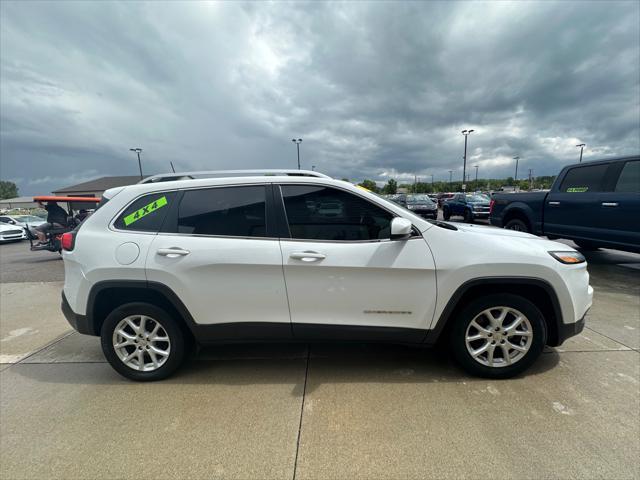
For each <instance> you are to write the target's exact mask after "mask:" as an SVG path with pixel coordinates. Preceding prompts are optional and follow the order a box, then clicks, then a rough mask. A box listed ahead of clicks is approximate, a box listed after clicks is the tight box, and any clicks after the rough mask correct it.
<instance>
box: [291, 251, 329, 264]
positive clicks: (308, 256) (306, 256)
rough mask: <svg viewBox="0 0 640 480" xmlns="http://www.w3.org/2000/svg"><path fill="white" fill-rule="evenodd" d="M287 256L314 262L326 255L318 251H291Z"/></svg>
mask: <svg viewBox="0 0 640 480" xmlns="http://www.w3.org/2000/svg"><path fill="white" fill-rule="evenodd" d="M289 258H293V259H294V260H302V261H303V262H316V261H318V260H323V259H325V258H327V256H326V255H325V254H324V253H318V252H293V253H291V254H290V255H289Z"/></svg>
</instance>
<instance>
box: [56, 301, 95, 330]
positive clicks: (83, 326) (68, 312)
mask: <svg viewBox="0 0 640 480" xmlns="http://www.w3.org/2000/svg"><path fill="white" fill-rule="evenodd" d="M60 308H61V309H62V313H63V314H64V316H65V318H66V319H67V322H69V325H71V326H72V327H73V328H74V330H77V331H78V333H83V334H85V335H95V334H94V333H93V331H92V329H91V328H90V325H89V319H88V318H87V317H86V316H85V315H78V314H77V313H75V312H74V311H73V310H72V309H71V306H70V305H69V302H68V300H67V297H66V296H65V295H64V292H62V305H61V306H60Z"/></svg>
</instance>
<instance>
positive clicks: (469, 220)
mask: <svg viewBox="0 0 640 480" xmlns="http://www.w3.org/2000/svg"><path fill="white" fill-rule="evenodd" d="M463 218H464V221H465V222H466V223H473V212H472V211H471V210H469V209H468V208H467V209H466V210H465V211H464V216H463Z"/></svg>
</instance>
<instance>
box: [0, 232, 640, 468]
mask: <svg viewBox="0 0 640 480" xmlns="http://www.w3.org/2000/svg"><path fill="white" fill-rule="evenodd" d="M586 255H587V257H588V260H589V272H590V274H591V283H592V285H593V286H594V288H595V299H594V306H593V308H592V310H591V312H590V315H589V317H588V320H587V327H586V328H585V330H584V332H583V333H582V334H581V335H579V336H577V337H575V338H573V339H570V340H569V341H567V342H565V344H564V345H562V346H561V347H559V348H555V349H551V348H550V349H547V351H546V352H545V353H544V354H543V356H542V358H541V360H540V361H539V362H538V363H537V364H536V365H535V366H534V368H533V369H532V370H530V371H529V372H527V373H526V374H525V375H523V376H521V377H519V378H516V379H512V380H505V381H487V380H483V379H476V378H471V377H468V376H466V375H465V374H464V373H463V372H461V371H460V370H459V369H458V368H457V367H456V366H454V365H453V364H452V363H450V361H449V360H448V359H447V358H446V356H443V355H442V353H441V352H438V351H423V350H420V349H415V348H407V347H402V346H394V345H369V344H357V345H316V344H312V345H305V344H302V345H237V346H226V347H218V348H213V349H204V350H201V351H200V352H198V354H197V355H194V356H193V358H191V360H190V361H189V362H188V364H187V365H186V366H185V367H184V368H183V369H182V370H181V371H180V372H179V373H178V374H177V375H176V376H174V377H173V378H171V379H169V380H168V381H164V382H160V383H153V384H137V383H132V382H129V381H126V380H124V379H122V378H121V377H119V376H118V375H117V374H116V373H115V372H114V371H113V370H112V369H111V367H110V366H109V365H108V364H107V363H105V360H104V357H103V356H102V352H101V350H100V346H99V340H98V339H97V338H94V337H86V336H82V335H79V334H77V333H75V332H73V331H72V330H71V329H70V327H69V326H68V324H67V323H66V321H65V319H64V318H63V316H62V314H61V312H60V309H59V302H60V289H61V285H62V283H61V282H62V280H63V268H62V267H63V266H62V261H61V260H60V259H59V258H58V255H57V254H53V253H49V252H38V253H32V252H29V251H28V243H26V242H23V243H21V244H8V245H0V266H1V269H0V270H1V271H2V277H1V283H0V413H1V415H0V420H1V421H0V478H3V479H4V478H7V479H12V478H61V479H62V478H65V479H68V478H134V477H135V478H242V479H245V478H267V479H272V478H286V479H291V478H295V479H306V478H309V479H312V478H313V479H325V478H336V479H342V478H350V479H351V478H363V479H365V478H366V479H369V478H380V479H388V478H474V479H475V478H483V477H484V478H563V479H564V478H629V479H631V478H640V467H639V464H638V461H637V459H638V458H639V457H640V416H639V415H638V412H640V268H639V267H640V255H633V254H627V253H621V252H615V251H612V250H600V251H596V252H587V253H586ZM634 459H635V460H634Z"/></svg>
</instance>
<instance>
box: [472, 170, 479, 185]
mask: <svg viewBox="0 0 640 480" xmlns="http://www.w3.org/2000/svg"><path fill="white" fill-rule="evenodd" d="M473 168H475V169H476V188H478V165H474V166H473Z"/></svg>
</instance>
